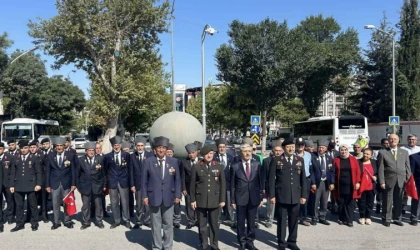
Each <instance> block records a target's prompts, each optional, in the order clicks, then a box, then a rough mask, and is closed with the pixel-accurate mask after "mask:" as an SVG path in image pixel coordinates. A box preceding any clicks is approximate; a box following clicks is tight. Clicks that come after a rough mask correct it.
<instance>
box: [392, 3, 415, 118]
mask: <svg viewBox="0 0 420 250" xmlns="http://www.w3.org/2000/svg"><path fill="white" fill-rule="evenodd" d="M398 28H399V29H400V32H401V34H400V40H399V50H398V59H397V68H398V84H397V86H396V96H398V98H399V99H398V100H399V101H398V103H397V104H398V105H397V108H398V114H399V115H400V116H401V119H406V120H418V119H419V118H420V108H419V107H420V44H419V41H420V16H419V7H418V0H404V4H403V6H402V9H401V17H400V22H399V24H398Z"/></svg>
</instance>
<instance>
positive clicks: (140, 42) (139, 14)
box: [29, 0, 169, 152]
mask: <svg viewBox="0 0 420 250" xmlns="http://www.w3.org/2000/svg"><path fill="white" fill-rule="evenodd" d="M56 6H57V11H58V14H57V15H56V16H54V17H52V18H51V19H49V20H40V22H39V23H36V22H32V21H31V22H30V23H29V27H30V35H31V36H32V37H33V38H34V39H35V44H37V45H42V46H43V48H44V50H45V52H47V54H49V55H53V56H54V57H55V58H56V61H55V67H56V68H59V67H61V66H62V65H65V64H69V63H74V64H75V65H76V67H77V68H79V69H82V70H84V71H86V72H87V74H88V75H89V78H90V80H91V81H92V85H91V95H92V103H94V105H93V108H94V113H96V115H98V116H103V118H104V121H105V122H106V128H107V132H106V134H105V137H104V143H105V144H104V152H108V151H110V144H109V137H112V136H114V135H115V134H116V132H117V129H118V118H119V117H121V116H122V115H124V112H127V110H130V109H132V108H141V106H140V107H138V106H137V107H136V106H134V105H133V101H136V100H140V101H142V99H141V97H142V93H141V91H138V87H139V86H140V85H153V84H162V82H163V81H164V80H163V79H162V74H161V72H163V63H162V60H161V56H160V55H159V50H158V49H157V45H159V44H160V40H159V34H161V33H163V32H165V31H166V22H165V21H166V19H167V15H168V13H169V3H168V1H164V2H163V3H162V4H158V1H157V0H57V3H56ZM142 104H144V103H142Z"/></svg>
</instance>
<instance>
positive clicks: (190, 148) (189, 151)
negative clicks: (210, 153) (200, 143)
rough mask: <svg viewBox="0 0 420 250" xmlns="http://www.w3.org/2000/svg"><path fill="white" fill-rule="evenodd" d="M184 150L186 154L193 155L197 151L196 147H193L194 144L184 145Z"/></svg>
mask: <svg viewBox="0 0 420 250" xmlns="http://www.w3.org/2000/svg"><path fill="white" fill-rule="evenodd" d="M185 150H187V152H188V153H193V152H195V151H197V150H198V149H197V145H195V144H194V143H190V144H187V145H185Z"/></svg>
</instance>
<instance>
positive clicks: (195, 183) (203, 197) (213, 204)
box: [190, 161, 226, 208]
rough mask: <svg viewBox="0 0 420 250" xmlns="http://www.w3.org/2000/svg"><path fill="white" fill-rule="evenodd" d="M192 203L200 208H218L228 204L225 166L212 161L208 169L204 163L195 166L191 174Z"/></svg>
mask: <svg viewBox="0 0 420 250" xmlns="http://www.w3.org/2000/svg"><path fill="white" fill-rule="evenodd" d="M190 195H191V202H197V207H200V208H217V207H219V204H220V203H221V202H226V178H225V172H224V169H223V165H222V164H220V163H218V162H216V161H212V162H211V164H210V167H209V168H207V166H206V165H205V163H204V161H200V162H198V163H197V164H195V165H194V167H193V169H192V172H191V185H190Z"/></svg>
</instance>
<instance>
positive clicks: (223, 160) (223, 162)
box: [221, 155, 226, 168]
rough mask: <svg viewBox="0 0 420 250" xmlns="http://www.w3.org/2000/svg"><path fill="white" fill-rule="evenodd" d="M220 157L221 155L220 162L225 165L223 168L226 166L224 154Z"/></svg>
mask: <svg viewBox="0 0 420 250" xmlns="http://www.w3.org/2000/svg"><path fill="white" fill-rule="evenodd" d="M221 157H222V164H223V166H225V168H226V161H225V155H221Z"/></svg>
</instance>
